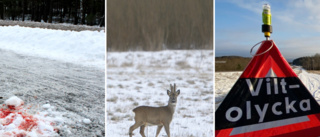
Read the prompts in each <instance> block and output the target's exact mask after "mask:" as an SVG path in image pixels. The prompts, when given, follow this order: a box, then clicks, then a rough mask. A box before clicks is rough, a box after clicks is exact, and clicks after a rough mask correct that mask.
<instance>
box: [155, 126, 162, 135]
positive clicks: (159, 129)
mask: <svg viewBox="0 0 320 137" xmlns="http://www.w3.org/2000/svg"><path fill="white" fill-rule="evenodd" d="M162 127H163V125H160V126H158V128H157V134H156V137H158V135H159V133H160V131H161V129H162Z"/></svg>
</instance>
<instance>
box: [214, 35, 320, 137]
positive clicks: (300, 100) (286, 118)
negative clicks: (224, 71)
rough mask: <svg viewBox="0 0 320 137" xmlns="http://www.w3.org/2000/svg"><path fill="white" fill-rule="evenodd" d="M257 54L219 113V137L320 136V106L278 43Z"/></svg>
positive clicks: (268, 44)
mask: <svg viewBox="0 0 320 137" xmlns="http://www.w3.org/2000/svg"><path fill="white" fill-rule="evenodd" d="M256 55H257V56H254V57H253V59H252V60H251V61H250V63H249V65H248V66H247V68H246V69H245V70H244V72H243V73H242V75H241V76H240V78H239V79H238V80H237V82H236V83H235V84H234V86H233V87H232V89H231V90H230V92H229V93H228V95H227V96H226V97H225V99H224V101H223V102H222V103H221V104H220V106H219V107H218V109H217V110H216V113H215V123H216V125H215V128H216V133H215V135H216V137H229V136H230V137H247V136H250V137H266V136H277V137H295V136H299V137H301V136H305V137H313V136H314V137H318V136H320V107H319V105H318V103H317V102H316V100H315V99H314V98H313V97H312V95H311V94H310V92H309V91H308V89H307V88H306V87H305V86H304V85H303V83H302V82H301V81H300V79H299V78H298V77H297V75H296V74H295V73H294V71H293V70H292V69H291V67H290V65H289V64H288V62H287V61H286V60H285V59H284V57H282V55H281V53H280V51H279V50H278V48H277V46H276V44H275V43H274V42H273V41H272V40H270V41H264V42H262V44H261V46H260V48H259V49H258V51H257V54H256Z"/></svg>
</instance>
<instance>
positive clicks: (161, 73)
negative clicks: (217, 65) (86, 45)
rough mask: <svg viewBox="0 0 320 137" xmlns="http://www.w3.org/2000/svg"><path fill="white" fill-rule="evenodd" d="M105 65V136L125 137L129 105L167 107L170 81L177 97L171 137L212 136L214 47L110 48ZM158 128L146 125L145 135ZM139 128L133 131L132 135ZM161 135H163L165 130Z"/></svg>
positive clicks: (130, 118)
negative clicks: (192, 48) (144, 50)
mask: <svg viewBox="0 0 320 137" xmlns="http://www.w3.org/2000/svg"><path fill="white" fill-rule="evenodd" d="M107 64H108V66H107V126H106V128H107V135H106V136H110V137H120V136H128V132H129V127H130V126H132V125H133V124H134V119H133V118H134V113H133V112H132V109H134V108H135V107H137V106H141V105H148V106H165V105H167V102H168V100H169V98H168V96H167V93H166V91H167V89H170V84H173V83H176V86H177V89H180V95H179V96H178V102H177V107H176V109H175V113H174V116H173V120H172V122H171V124H170V132H171V136H173V137H212V136H213V111H214V110H213V51H210V50H172V51H159V52H108V54H107ZM156 128H157V127H156V126H150V127H147V128H146V129H145V134H146V135H147V136H155V132H156ZM139 130H140V129H136V130H134V132H133V134H134V136H135V137H138V136H140V133H139ZM159 136H160V137H163V136H166V133H165V131H164V128H163V129H162V130H161V132H160V135H159Z"/></svg>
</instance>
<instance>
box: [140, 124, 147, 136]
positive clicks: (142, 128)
mask: <svg viewBox="0 0 320 137" xmlns="http://www.w3.org/2000/svg"><path fill="white" fill-rule="evenodd" d="M144 128H145V125H142V126H140V134H141V136H142V137H146V135H144Z"/></svg>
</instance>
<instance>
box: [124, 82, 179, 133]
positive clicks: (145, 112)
mask: <svg viewBox="0 0 320 137" xmlns="http://www.w3.org/2000/svg"><path fill="white" fill-rule="evenodd" d="M170 90H171V91H169V90H167V94H168V96H169V101H168V105H167V106H162V107H149V106H140V107H137V108H135V109H133V112H134V113H135V117H134V120H135V123H134V125H132V126H131V127H130V129H129V136H130V137H132V131H133V130H135V129H136V128H138V127H140V134H141V136H142V137H145V135H144V128H145V127H146V126H148V125H157V126H158V128H157V133H156V137H157V136H158V135H159V133H160V130H161V128H162V127H163V126H164V129H165V131H166V133H167V136H168V137H170V129H169V126H170V123H171V120H172V117H173V113H174V110H175V107H176V103H177V97H178V95H179V94H180V90H177V91H176V84H174V85H173V86H172V85H171V84H170Z"/></svg>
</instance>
